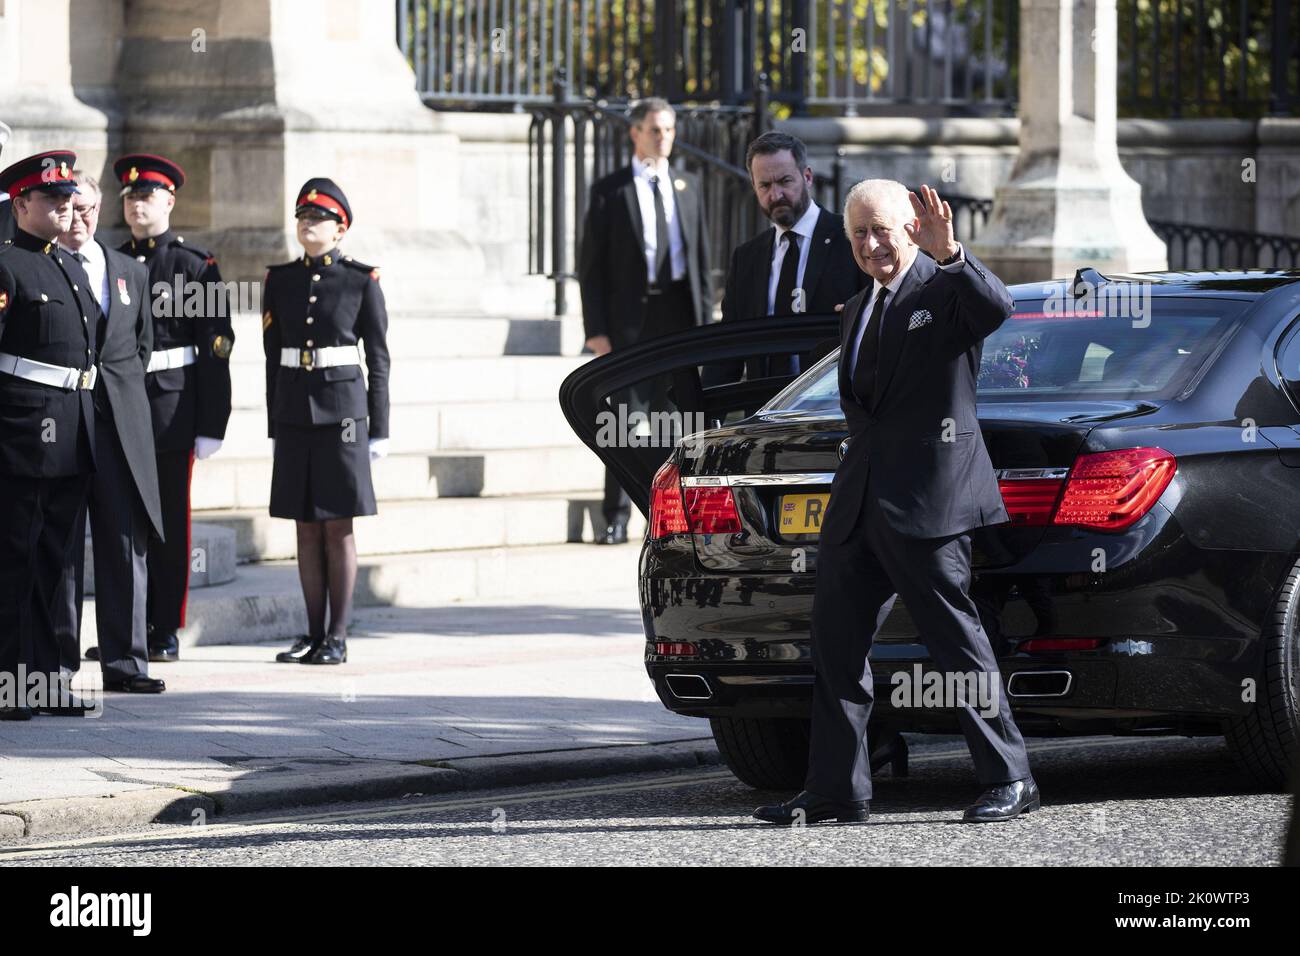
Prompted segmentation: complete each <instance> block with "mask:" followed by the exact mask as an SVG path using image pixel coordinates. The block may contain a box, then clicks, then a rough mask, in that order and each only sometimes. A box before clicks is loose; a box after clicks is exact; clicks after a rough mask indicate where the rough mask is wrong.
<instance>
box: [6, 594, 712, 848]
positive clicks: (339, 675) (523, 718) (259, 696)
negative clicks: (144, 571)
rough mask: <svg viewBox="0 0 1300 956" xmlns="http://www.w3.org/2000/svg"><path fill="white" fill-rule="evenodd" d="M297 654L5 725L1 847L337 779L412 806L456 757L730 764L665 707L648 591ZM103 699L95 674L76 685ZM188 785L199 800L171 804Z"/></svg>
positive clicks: (465, 762)
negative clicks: (96, 711) (645, 606)
mask: <svg viewBox="0 0 1300 956" xmlns="http://www.w3.org/2000/svg"><path fill="white" fill-rule="evenodd" d="M284 646H285V645H284V644H283V643H282V642H281V643H276V644H270V645H268V644H262V645H228V646H205V647H192V648H186V649H185V650H184V652H183V657H184V659H183V660H182V661H181V662H180V663H177V664H154V665H152V666H151V673H152V674H153V675H154V676H158V677H162V678H164V679H165V680H166V681H167V688H168V689H167V692H166V693H164V694H161V695H158V696H148V695H130V694H106V695H104V697H103V701H104V711H103V714H102V715H101V716H100V717H99V718H97V719H79V718H65V717H49V716H44V717H37V718H35V719H34V720H32V721H30V722H27V723H0V838H6V837H8V838H12V837H15V836H22V835H24V833H25V835H27V836H33V835H38V834H40V833H55V832H63V833H66V832H75V831H78V830H85V829H93V828H95V827H97V826H107V825H111V824H112V823H113V822H114V820H116V819H117V818H115V817H112V814H111V813H110V814H109V815H108V816H105V812H107V811H104V812H98V811H100V810H104V808H106V807H110V806H111V807H112V808H114V809H113V811H112V812H113V813H117V814H119V816H120V815H122V814H125V817H123V819H126V820H133V819H135V818H137V817H139V816H140V815H141V814H142V813H143V814H145V819H143V820H136V821H135V822H147V821H148V819H155V818H166V817H167V814H166V813H160V811H159V810H158V809H154V810H151V809H150V808H151V807H153V806H154V804H158V805H159V807H160V808H162V809H163V810H166V809H168V808H170V810H169V812H170V817H171V818H177V816H178V815H186V814H189V813H192V812H193V807H195V806H197V807H200V808H205V807H212V808H213V809H215V811H216V812H231V811H232V810H233V809H234V808H236V807H238V808H240V809H252V808H254V807H256V808H259V809H262V808H268V807H275V806H280V805H286V806H287V805H290V804H291V803H294V802H320V799H317V798H315V797H312V793H313V792H317V791H318V793H317V797H320V798H321V799H323V798H324V796H325V795H329V794H333V795H334V796H335V798H338V797H339V792H338V790H337V787H335V789H334V790H330V787H329V785H328V784H329V781H333V782H334V783H336V784H337V783H338V782H339V781H352V782H353V784H354V785H353V786H351V788H350V789H349V787H344V789H343V792H342V796H343V798H346V797H347V795H348V794H350V793H353V792H365V793H368V794H369V795H372V796H373V795H383V794H382V793H381V791H382V790H383V787H382V786H381V787H380V790H370V791H365V789H364V788H365V786H366V785H373V784H374V783H375V781H383V780H390V781H392V783H391V786H389V787H388V789H389V790H397V791H398V792H397V793H396V795H398V796H400V795H401V788H402V787H403V786H405V785H406V783H410V785H411V786H412V787H413V788H414V789H419V786H417V784H418V785H421V786H422V785H424V784H428V787H429V789H439V787H440V785H439V784H437V783H436V782H435V783H430V782H429V779H428V778H430V777H437V775H438V774H444V775H445V774H447V773H450V771H449V770H446V769H438V768H432V769H430V768H429V766H428V765H429V764H432V763H436V762H441V761H448V760H450V761H452V763H451V764H449V765H447V766H451V767H459V768H461V769H464V768H467V767H471V766H479V767H481V768H487V767H489V766H491V767H492V768H495V769H493V771H492V772H493V773H494V774H498V773H504V774H505V776H507V777H509V776H510V768H512V767H513V768H515V769H517V770H519V771H520V772H521V773H524V774H525V775H527V774H529V773H531V774H532V775H533V776H534V777H535V776H536V774H537V773H543V774H546V773H549V774H551V775H552V776H554V774H557V773H558V774H561V775H563V773H564V772H565V771H563V769H562V768H561V769H556V768H557V767H559V764H557V763H556V756H555V755H552V756H550V757H546V758H544V759H541V758H539V759H541V763H543V764H545V763H547V761H549V762H550V763H549V765H550V766H551V768H552V769H551V770H549V771H547V770H538V769H537V767H536V766H534V767H533V769H532V770H526V767H527V765H528V762H527V761H525V762H524V763H521V762H520V761H521V759H523V758H510V759H507V760H504V761H501V760H498V761H495V762H492V763H490V764H489V763H488V762H483V761H478V762H477V763H476V762H475V760H474V759H472V758H484V757H491V756H494V755H505V754H520V753H528V754H540V753H542V752H554V751H573V750H576V749H580V748H603V749H602V750H599V751H595V754H596V755H597V756H600V755H602V754H604V755H606V756H619V757H620V759H622V758H625V757H626V756H627V755H628V754H649V753H650V752H651V751H653V750H654V749H655V748H653V747H650V748H646V747H639V748H638V747H629V746H627V745H645V744H662V743H665V742H673V741H692V740H693V741H695V743H692V744H686V745H684V746H685V747H686V748H687V751H686V752H687V754H688V756H687V758H686V759H687V761H688V763H689V762H690V761H691V760H694V759H696V758H698V759H699V760H704V761H709V760H715V759H716V754H714V755H713V756H712V757H709V756H708V755H709V753H710V752H711V751H712V750H713V748H712V745H711V743H710V742H709V741H707V740H702V738H707V737H708V735H709V728H708V723H707V722H706V721H703V720H698V719H692V718H685V717H679V716H676V715H674V714H672V713H670V712H668V711H667V710H665V709H664V707H663V705H662V704H660V702H659V700H658V698H657V697H656V696H655V694H654V691H653V689H652V687H651V685H650V682H649V680H648V679H647V677H646V674H645V669H644V666H643V664H642V661H641V658H642V652H643V647H644V638H643V635H642V631H641V624H640V612H639V610H638V608H637V604H636V591H635V581H634V580H633V581H629V582H628V584H627V586H626V587H621V588H619V589H617V590H615V591H609V590H606V591H600V592H596V593H593V594H585V595H583V594H577V595H566V596H562V597H556V598H553V599H551V600H549V601H537V600H528V601H520V602H517V603H513V602H504V601H485V602H477V603H467V604H457V605H450V606H447V607H444V608H436V609H369V610H362V611H358V612H357V613H356V614H355V618H354V626H353V633H352V637H351V638H350V639H349V641H348V653H349V660H348V663H347V664H343V665H341V666H338V667H308V666H304V665H300V664H277V663H275V662H274V655H275V653H276V652H278V651H280V650H283V649H284ZM98 685H99V674H98V669H97V668H96V667H95V665H94V664H92V663H90V662H86V663H85V664H84V665H83V671H82V673H81V675H80V677H79V678H78V686H79V688H81V689H85V688H88V687H98ZM620 745H622V746H620ZM668 751H672V752H674V753H677V752H678V751H681V747H678V748H677V750H676V751H674V750H673V748H671V747H670V748H668ZM668 751H665V752H668ZM692 755H693V756H692ZM588 756H589V755H588ZM679 756H680V754H679ZM584 759H586V757H584ZM638 759H639V758H638ZM415 761H422V762H425V763H424V764H422V765H417V766H414V767H413V766H412V762H415ZM531 763H532V764H537V763H538V761H536V760H534V761H531ZM560 763H564V761H563V760H561V761H560ZM569 763H570V764H571V763H572V760H569ZM413 772H414V773H415V776H414V777H412V776H411V774H412V773H413ZM420 774H423V775H424V776H423V777H421V776H420ZM408 777H409V778H410V780H408V779H407V778H408ZM465 779H468V778H465ZM411 780H413V781H414V782H413V783H411ZM403 781H406V782H405V783H404V782H403ZM421 781H424V784H421ZM464 785H465V781H464V779H462V780H461V782H460V784H458V785H457V786H464ZM441 786H442V788H444V789H445V788H447V787H453V785H452V784H449V783H444V784H443V785H441ZM158 788H169V789H167V790H166V791H165V792H163V793H160V792H159V789H158ZM358 788H360V789H358ZM453 788H454V787H453ZM178 789H179V790H180V791H189V792H190V793H193V794H197V795H199V796H200V797H201V798H202V799H200V800H199V802H197V803H193V804H192V805H191V804H184V805H179V804H175V798H176V797H178V796H184V794H183V793H179V792H178ZM109 796H114V797H119V798H124V799H122V800H121V801H118V800H114V801H106V800H104V799H103V798H105V797H109ZM241 797H242V798H243V799H242V801H241ZM29 801H40V802H41V803H40V804H34V803H30V802H29ZM51 801H53V802H51ZM58 801H64V803H65V805H66V806H65V808H64V809H65V812H62V813H61V814H55V815H54V816H56V817H59V819H54V817H52V816H51V812H53V810H55V809H57V804H58ZM132 805H133V806H136V809H134V810H130V811H128V810H127V807H128V806H132ZM69 808H71V809H69ZM87 808H89V809H87ZM141 808H143V809H141ZM35 810H41V811H43V813H33V812H32V811H35ZM181 811H184V814H182V813H181ZM205 812H206V811H205ZM6 815H8V816H7V819H6ZM24 821H25V823H24ZM20 823H21V824H22V825H23V826H24V829H23V830H19V829H18V827H19V825H20ZM6 824H7V826H6ZM119 825H125V824H119Z"/></svg>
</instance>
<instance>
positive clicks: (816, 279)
mask: <svg viewBox="0 0 1300 956" xmlns="http://www.w3.org/2000/svg"><path fill="white" fill-rule="evenodd" d="M776 232H777V231H776V229H775V228H768V229H765V230H763V232H761V233H760V234H759V235H757V236H755V237H754V238H753V239H750V240H749V241H748V242H744V243H741V244H740V245H739V246H737V247H736V249H735V251H734V252H733V253H732V254H731V265H730V267H729V268H728V269H727V287H726V291H725V292H724V293H723V296H722V321H723V322H732V321H735V320H737V319H755V318H759V317H761V316H765V315H767V314H768V312H767V289H768V285H769V283H770V282H771V278H772V252H773V243H774V242H775V241H776ZM870 285H871V277H870V276H868V275H867V274H866V273H865V272H863V271H862V270H861V269H859V268H858V263H857V260H855V259H854V258H853V246H852V245H851V244H850V243H849V239H848V237H847V236H846V235H845V234H844V217H843V216H840V215H837V214H836V213H833V212H831V211H829V210H827V209H822V210H821V212H820V213H819V214H818V216H817V225H816V226H815V227H814V228H813V236H812V247H811V248H810V249H809V250H808V263H807V265H806V266H805V267H804V274H803V290H804V312H805V313H806V314H808V315H832V314H834V312H835V306H837V305H843V304H844V303H846V302H848V301H849V299H851V298H852V297H853V296H854V295H855V294H856V293H857V292H858V291H859V290H861V289H863V288H866V287H869V286H870ZM742 367H743V369H744V371H745V372H746V374H747V376H748V377H749V378H751V379H755V378H763V377H765V376H767V375H776V374H783V373H784V372H786V371H787V366H786V363H783V362H780V363H777V364H776V365H773V364H772V362H771V359H770V358H769V357H768V356H766V355H764V356H755V357H754V358H751V359H749V360H748V361H747V362H745V363H741V362H735V363H731V364H727V365H719V366H718V370H717V372H716V373H713V374H711V375H710V376H709V378H710V379H711V380H712V382H714V383H716V382H734V381H736V380H738V379H739V378H740V374H741V371H742ZM804 367H805V368H806V367H807V366H806V365H805V366H804Z"/></svg>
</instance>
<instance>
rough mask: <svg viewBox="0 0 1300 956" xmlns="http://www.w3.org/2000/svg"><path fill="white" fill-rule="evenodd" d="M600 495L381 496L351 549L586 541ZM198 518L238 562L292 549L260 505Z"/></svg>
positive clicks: (290, 528) (598, 523)
mask: <svg viewBox="0 0 1300 956" xmlns="http://www.w3.org/2000/svg"><path fill="white" fill-rule="evenodd" d="M600 497H601V496H600V494H599V493H598V492H589V493H587V494H585V495H584V494H581V493H578V494H576V495H513V496H507V497H502V498H437V499H434V500H432V501H387V502H382V503H380V505H379V514H377V515H372V516H369V517H366V518H358V519H357V520H356V522H355V523H354V525H353V527H354V529H355V532H356V545H357V554H359V555H367V556H368V555H388V554H412V553H417V552H422V551H456V550H463V549H467V548H494V547H511V546H516V545H521V546H523V545H539V544H563V543H565V542H574V541H590V540H592V538H593V535H594V533H595V530H597V529H599V530H603V529H604V527H605V522H604V519H603V517H602V515H601V509H600V504H601V503H600ZM634 518H635V523H634V524H632V525H630V526H629V533H636V534H639V533H640V530H641V529H642V528H644V526H645V522H644V521H643V520H642V519H641V516H640V514H639V513H636V514H635V515H634ZM201 519H202V521H203V522H204V523H207V524H215V525H220V526H222V527H225V528H230V529H232V530H233V531H234V532H235V536H236V552H235V553H236V555H237V557H238V559H239V561H241V562H247V561H276V560H283V559H287V558H292V557H293V556H294V555H295V554H296V553H297V540H296V531H295V527H294V522H292V521H288V520H284V519H280V518H272V517H270V516H269V515H268V514H267V513H266V512H265V511H264V510H260V509H259V510H251V509H248V510H245V509H239V510H220V511H205V512H203V513H202V515H201Z"/></svg>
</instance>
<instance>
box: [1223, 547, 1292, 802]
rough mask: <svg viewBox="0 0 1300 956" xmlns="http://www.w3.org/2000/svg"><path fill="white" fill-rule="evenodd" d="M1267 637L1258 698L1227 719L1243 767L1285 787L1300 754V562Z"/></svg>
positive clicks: (1254, 775) (1262, 779) (1234, 751)
mask: <svg viewBox="0 0 1300 956" xmlns="http://www.w3.org/2000/svg"><path fill="white" fill-rule="evenodd" d="M1261 638H1262V640H1263V670H1262V672H1261V673H1260V675H1259V677H1258V678H1257V691H1256V695H1257V696H1256V699H1255V703H1254V705H1253V706H1252V707H1251V709H1250V712H1249V713H1247V714H1245V715H1243V716H1241V717H1233V718H1230V719H1229V720H1227V721H1226V722H1225V727H1224V736H1225V738H1226V739H1227V742H1228V747H1229V749H1230V750H1231V752H1232V756H1233V759H1234V760H1235V761H1236V763H1237V766H1238V767H1240V768H1241V770H1242V771H1243V772H1245V773H1246V774H1247V775H1248V776H1249V777H1250V778H1251V779H1252V780H1254V781H1255V782H1256V783H1258V784H1261V785H1263V786H1265V787H1267V788H1269V789H1270V790H1274V791H1284V790H1286V786H1287V780H1288V774H1289V773H1290V772H1291V768H1292V766H1293V765H1294V763H1295V761H1296V759H1297V756H1298V755H1300V563H1297V564H1296V566H1295V567H1293V568H1292V569H1291V572H1290V573H1289V574H1288V575H1287V577H1286V580H1285V581H1284V582H1283V583H1282V588H1281V590H1280V591H1279V592H1278V597H1277V601H1276V603H1275V605H1274V607H1273V611H1272V613H1271V615H1270V619H1269V622H1268V625H1267V626H1266V627H1265V629H1264V633H1263V634H1262V635H1261Z"/></svg>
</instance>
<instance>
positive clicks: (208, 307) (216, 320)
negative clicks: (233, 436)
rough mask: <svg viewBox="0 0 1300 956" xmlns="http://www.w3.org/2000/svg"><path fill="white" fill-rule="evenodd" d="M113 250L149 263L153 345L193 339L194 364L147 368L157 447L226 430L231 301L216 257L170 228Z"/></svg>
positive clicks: (175, 446) (182, 444)
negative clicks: (150, 369) (159, 234)
mask: <svg viewBox="0 0 1300 956" xmlns="http://www.w3.org/2000/svg"><path fill="white" fill-rule="evenodd" d="M119 251H120V252H124V253H126V254H127V255H129V256H133V257H134V258H135V259H136V260H137V261H138V262H143V263H144V264H145V265H146V266H147V267H148V269H149V295H150V299H151V300H152V315H153V347H154V350H155V351H162V350H163V349H172V348H177V347H179V346H186V345H192V346H197V347H198V360H197V361H196V362H195V363H194V364H193V365H188V366H185V367H184V368H173V369H165V370H163V371H160V372H151V373H149V377H148V392H149V408H150V411H151V413H152V416H153V430H154V436H155V440H156V442H157V448H158V450H159V451H187V450H188V449H190V448H193V447H194V439H195V437H196V436H198V435H204V436H206V437H208V438H225V437H226V423H227V422H228V421H229V420H230V350H231V348H232V347H233V346H234V342H235V333H234V330H233V329H232V328H231V326H230V313H231V311H232V309H233V307H234V303H232V302H231V301H230V299H231V296H229V295H228V294H227V289H226V287H225V285H224V284H223V283H222V281H221V272H220V270H219V269H218V268H217V260H216V259H215V258H214V257H213V256H211V255H210V254H209V253H208V252H206V251H205V250H203V249H201V248H199V247H197V246H194V245H191V244H189V243H187V242H186V241H185V237H184V236H178V235H176V234H175V233H174V232H172V231H170V230H168V231H167V232H164V233H163V234H162V235H161V236H155V237H154V238H152V239H131V240H129V241H127V242H125V243H123V244H122V245H121V246H120V247H119ZM191 283H194V284H193V285H191ZM187 286H188V287H187ZM231 288H232V289H233V288H234V287H233V285H232V286H231ZM178 296H180V302H179V304H178V301H177V297H178Z"/></svg>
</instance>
